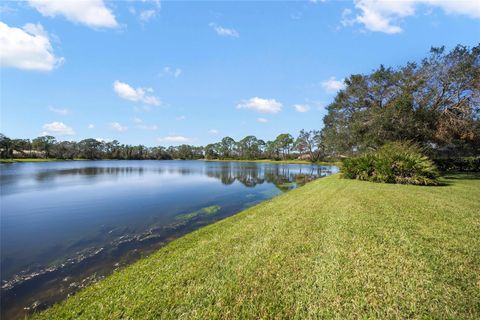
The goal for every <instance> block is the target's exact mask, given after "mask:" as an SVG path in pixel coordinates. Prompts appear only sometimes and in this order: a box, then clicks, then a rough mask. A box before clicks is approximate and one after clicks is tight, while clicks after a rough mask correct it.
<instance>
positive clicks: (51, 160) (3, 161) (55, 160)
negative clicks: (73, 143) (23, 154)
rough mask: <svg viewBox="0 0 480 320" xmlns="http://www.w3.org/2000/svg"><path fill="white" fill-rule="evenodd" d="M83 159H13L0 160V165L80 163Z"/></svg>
mask: <svg viewBox="0 0 480 320" xmlns="http://www.w3.org/2000/svg"><path fill="white" fill-rule="evenodd" d="M81 160H85V159H55V158H14V159H0V163H15V162H57V161H81Z"/></svg>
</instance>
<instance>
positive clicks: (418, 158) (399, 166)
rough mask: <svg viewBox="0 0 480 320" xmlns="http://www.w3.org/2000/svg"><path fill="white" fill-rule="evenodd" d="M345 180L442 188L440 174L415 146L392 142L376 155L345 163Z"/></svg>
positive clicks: (368, 155)
mask: <svg viewBox="0 0 480 320" xmlns="http://www.w3.org/2000/svg"><path fill="white" fill-rule="evenodd" d="M341 172H342V176H343V177H344V178H347V179H358V180H365V181H372V182H384V183H401V184H414V185H438V171H437V168H436V166H435V165H434V163H433V162H432V161H431V160H430V159H428V158H427V157H426V156H425V155H423V153H422V150H421V148H420V147H418V146H417V145H416V144H413V143H411V142H391V143H388V144H386V145H384V146H383V147H381V148H380V149H378V150H377V151H375V152H369V153H365V154H363V155H361V156H359V157H355V158H349V159H345V160H344V161H343V165H342V168H341Z"/></svg>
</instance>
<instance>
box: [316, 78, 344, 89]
mask: <svg viewBox="0 0 480 320" xmlns="http://www.w3.org/2000/svg"><path fill="white" fill-rule="evenodd" d="M321 85H322V88H323V89H324V90H325V91H326V92H328V93H335V92H338V91H340V90H343V89H345V82H343V81H340V80H336V79H335V77H330V79H328V80H325V81H322V83H321Z"/></svg>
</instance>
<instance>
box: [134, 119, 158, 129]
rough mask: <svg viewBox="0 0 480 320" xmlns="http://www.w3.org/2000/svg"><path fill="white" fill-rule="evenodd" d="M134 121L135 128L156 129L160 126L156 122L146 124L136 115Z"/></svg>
mask: <svg viewBox="0 0 480 320" xmlns="http://www.w3.org/2000/svg"><path fill="white" fill-rule="evenodd" d="M133 122H134V123H135V128H137V129H141V130H149V131H155V130H158V126H157V125H155V124H150V125H149V124H145V123H144V122H143V120H142V119H140V118H138V117H135V118H133Z"/></svg>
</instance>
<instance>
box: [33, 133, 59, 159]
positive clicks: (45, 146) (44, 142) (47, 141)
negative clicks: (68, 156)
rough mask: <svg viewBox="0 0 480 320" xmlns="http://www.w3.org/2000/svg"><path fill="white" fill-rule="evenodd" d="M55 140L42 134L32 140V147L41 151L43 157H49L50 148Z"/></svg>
mask: <svg viewBox="0 0 480 320" xmlns="http://www.w3.org/2000/svg"><path fill="white" fill-rule="evenodd" d="M56 142H57V140H55V137H52V136H42V137H38V138H35V139H33V140H32V147H33V149H35V150H37V151H40V152H42V153H43V154H44V157H45V158H50V150H51V148H52V146H53V145H54V144H55V143H56Z"/></svg>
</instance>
